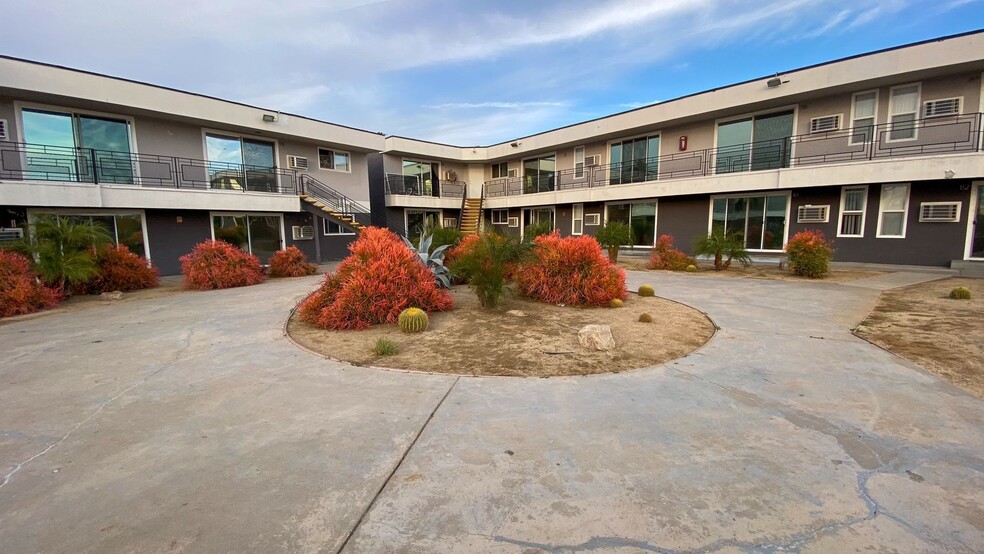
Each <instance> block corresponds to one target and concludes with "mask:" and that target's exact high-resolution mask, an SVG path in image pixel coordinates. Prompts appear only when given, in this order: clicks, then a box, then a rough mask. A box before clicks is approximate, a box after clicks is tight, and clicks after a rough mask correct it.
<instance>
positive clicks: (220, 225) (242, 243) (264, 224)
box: [212, 214, 284, 264]
mask: <svg viewBox="0 0 984 554" xmlns="http://www.w3.org/2000/svg"><path fill="white" fill-rule="evenodd" d="M282 230H283V225H281V221H280V216H279V215H253V214H212V237H213V238H214V239H215V240H221V241H225V242H228V243H229V244H231V245H233V246H238V247H239V248H242V249H243V250H245V251H246V252H249V253H250V254H252V255H254V256H256V257H257V258H259V259H260V263H264V264H265V263H267V261H268V260H269V259H270V256H273V254H274V252H276V251H277V250H280V249H281V248H283V242H284V240H283V238H284V237H283V233H282Z"/></svg>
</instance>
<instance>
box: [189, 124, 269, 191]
mask: <svg viewBox="0 0 984 554" xmlns="http://www.w3.org/2000/svg"><path fill="white" fill-rule="evenodd" d="M205 155H206V157H207V158H208V178H209V183H210V185H211V188H215V189H230V190H250V191H259V192H277V174H276V171H275V169H276V165H277V162H276V159H277V158H276V153H275V151H274V146H273V143H271V142H266V141H262V140H254V139H249V138H240V137H231V136H222V135H212V134H208V135H205Z"/></svg>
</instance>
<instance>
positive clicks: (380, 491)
mask: <svg viewBox="0 0 984 554" xmlns="http://www.w3.org/2000/svg"><path fill="white" fill-rule="evenodd" d="M459 379H461V377H455V378H454V381H452V382H451V386H449V387H448V390H447V391H446V392H445V393H444V396H442V397H441V399H440V400H439V401H438V402H437V405H435V406H434V409H433V410H431V413H430V414H429V415H428V416H427V419H426V420H425V421H424V424H423V425H421V426H420V430H419V431H417V434H416V436H414V437H413V440H412V441H410V444H409V445H408V446H407V448H406V450H404V451H403V455H402V456H400V459H399V460H397V462H396V464H395V465H394V466H393V469H392V470H390V472H389V474H388V475H386V479H383V483H382V484H381V485H380V486H379V488H378V489H377V490H376V494H374V495H373V496H372V500H370V501H369V504H368V505H366V509H365V510H363V511H362V514H361V515H359V519H358V520H356V522H355V525H353V526H352V529H351V530H350V531H349V532H348V535H346V536H345V540H343V541H342V544H341V545H339V547H338V549H337V550H335V554H338V553H340V552H341V551H343V550H345V547H346V546H348V543H349V541H351V540H352V537H354V536H355V532H356V531H358V530H359V527H361V526H362V522H363V521H364V520H365V519H366V516H368V515H369V512H370V511H372V508H373V506H375V505H376V503H377V502H378V501H379V498H380V497H381V496H382V494H383V491H384V490H386V486H387V485H389V483H390V481H391V480H392V479H393V476H394V475H396V472H397V470H399V469H400V466H402V465H403V462H404V461H405V460H406V459H407V456H408V455H409V454H410V451H411V450H413V447H414V446H416V445H417V441H418V440H420V437H421V435H423V434H424V430H426V429H427V426H428V425H430V422H431V420H433V419H434V415H435V414H436V413H437V410H439V409H440V408H441V406H442V405H444V401H445V400H447V399H448V396H450V395H451V391H452V390H454V387H455V385H457V384H458V380H459Z"/></svg>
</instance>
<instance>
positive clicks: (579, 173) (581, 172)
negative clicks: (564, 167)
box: [574, 146, 587, 179]
mask: <svg viewBox="0 0 984 554" xmlns="http://www.w3.org/2000/svg"><path fill="white" fill-rule="evenodd" d="M579 153H580V156H581V161H577V158H578V154H579ZM578 165H580V166H581V167H580V169H578ZM585 175H587V166H585V165H584V146H575V147H574V178H575V179H584V176H585Z"/></svg>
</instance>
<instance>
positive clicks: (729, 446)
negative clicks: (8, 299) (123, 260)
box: [0, 271, 984, 552]
mask: <svg viewBox="0 0 984 554" xmlns="http://www.w3.org/2000/svg"><path fill="white" fill-rule="evenodd" d="M921 278H922V276H920V275H918V274H889V275H885V276H875V277H870V278H868V279H860V280H858V281H855V282H846V283H828V282H792V281H772V280H761V279H736V278H733V277H720V276H710V275H708V276H701V277H700V278H693V276H687V275H683V274H670V273H660V274H652V273H643V272H636V271H629V272H628V286H629V289H630V290H635V289H636V288H637V287H638V286H639V285H641V284H643V283H650V284H653V285H654V286H655V287H656V290H657V295H659V296H662V297H665V298H667V299H670V300H674V301H678V302H682V303H684V304H687V305H690V306H693V307H694V308H696V309H698V310H701V311H703V312H705V313H706V314H708V316H709V317H710V318H711V319H712V320H713V322H714V324H715V325H716V326H717V327H719V330H717V332H716V333H715V335H714V337H713V338H711V339H710V341H709V342H708V343H707V344H706V345H704V346H703V347H702V348H700V349H698V350H697V351H696V352H693V353H692V354H690V355H688V356H686V357H683V358H679V359H676V360H672V361H669V362H667V363H665V364H662V365H657V366H654V367H649V368H644V369H639V370H634V371H627V372H623V373H618V374H601V375H585V376H569V377H551V378H548V379H531V378H512V377H458V376H454V375H436V374H435V375H430V374H421V373H406V372H401V371H388V370H382V369H375V368H371V367H356V366H351V365H348V364H344V363H340V362H334V361H331V360H328V359H325V358H323V357H321V356H318V355H315V354H312V353H309V352H307V351H304V350H301V349H299V348H297V347H296V346H295V345H294V344H292V343H291V342H290V341H289V340H288V339H287V337H285V335H284V333H285V322H286V320H287V317H288V314H289V312H290V310H291V308H292V307H293V306H294V304H295V303H296V302H298V301H299V300H300V299H301V298H303V297H304V295H305V294H306V293H307V292H308V291H309V290H311V289H312V288H314V287H315V286H316V284H317V279H318V278H317V277H307V278H296V279H283V280H277V281H272V282H269V283H266V284H264V285H260V286H254V287H244V288H236V289H228V290H221V291H212V292H188V293H180V294H173V295H159V296H153V295H150V296H148V297H146V298H134V299H132V300H129V299H128V300H124V301H122V302H118V303H91V305H88V306H84V307H82V308H80V309H74V310H71V311H55V312H52V313H49V314H44V315H40V316H35V317H27V318H21V319H18V320H13V321H7V322H3V323H0V344H2V345H3V349H2V351H0V383H2V386H0V406H3V409H2V410H0V475H2V476H3V477H2V479H0V544H2V545H4V546H3V550H4V551H5V552H36V551H45V552H110V551H111V552H121V551H124V552H246V551H251V552H271V551H296V552H338V551H344V552H541V551H543V552H579V551H596V552H601V551H620V552H638V551H642V552H741V551H763V552H775V551H803V552H830V551H840V552H845V551H847V552H852V551H856V550H857V551H863V550H864V549H865V548H866V547H870V546H874V547H881V548H882V549H885V550H886V551H898V552H926V551H944V550H945V551H953V552H975V551H981V550H982V549H984V507H982V506H984V492H982V491H984V433H982V432H981V429H984V402H982V401H981V400H980V399H979V398H976V397H974V396H972V395H971V394H969V393H967V392H964V391H963V390H961V389H959V388H957V387H956V386H954V385H951V384H949V383H947V382H945V381H943V380H941V379H939V378H937V377H935V376H933V375H930V374H929V373H927V372H925V371H924V370H922V369H921V368H920V367H919V366H917V365H915V364H912V363H910V362H907V361H905V360H903V359H900V358H898V357H896V356H894V355H892V354H890V353H888V352H886V351H884V350H881V349H880V348H878V347H876V346H873V345H871V344H869V343H867V342H865V341H863V340H861V339H860V338H857V337H855V336H854V335H853V334H852V333H851V329H852V328H854V327H855V326H856V325H857V324H858V323H859V322H860V321H861V320H863V319H864V318H865V316H866V315H867V313H868V311H869V310H870V309H871V307H872V306H873V305H874V304H875V302H876V300H877V298H878V296H879V293H880V292H881V288H887V287H891V286H897V285H904V284H912V283H914V282H918V281H919V280H920V279H921ZM654 315H656V314H654ZM424 369H426V368H424Z"/></svg>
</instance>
